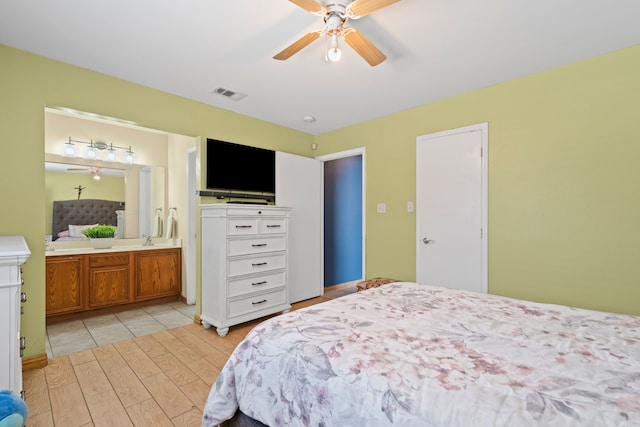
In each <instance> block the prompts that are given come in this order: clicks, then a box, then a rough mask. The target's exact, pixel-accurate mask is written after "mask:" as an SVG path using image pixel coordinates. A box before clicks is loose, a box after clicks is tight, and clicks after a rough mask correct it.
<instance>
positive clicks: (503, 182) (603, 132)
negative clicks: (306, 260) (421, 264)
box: [0, 45, 640, 358]
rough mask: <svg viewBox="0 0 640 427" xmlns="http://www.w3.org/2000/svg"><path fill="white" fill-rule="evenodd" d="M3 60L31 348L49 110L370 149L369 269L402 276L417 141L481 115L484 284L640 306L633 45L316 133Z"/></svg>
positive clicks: (39, 317) (20, 58)
mask: <svg viewBox="0 0 640 427" xmlns="http://www.w3.org/2000/svg"><path fill="white" fill-rule="evenodd" d="M0 63H1V64H2V66H1V67H0V93H1V94H2V96H1V97H0V171H2V172H1V173H2V183H3V184H2V185H0V200H2V201H3V205H4V206H7V207H11V208H4V209H2V218H1V221H0V234H22V235H25V236H26V238H27V241H28V243H29V245H30V247H31V250H32V253H33V254H32V257H31V258H30V259H29V261H28V264H27V265H26V266H25V269H24V273H25V274H24V275H25V291H27V292H28V294H29V301H28V302H27V303H26V304H25V315H24V316H23V331H24V334H25V335H26V336H27V339H28V344H29V345H28V347H27V350H26V352H25V356H26V357H27V358H28V357H33V356H39V355H42V354H43V353H44V336H45V335H44V331H45V323H44V245H43V236H44V234H45V222H46V221H47V220H48V219H47V218H46V215H45V212H46V209H45V199H46V197H45V178H44V168H43V164H44V142H43V136H44V107H45V106H62V107H69V108H74V109H77V110H80V111H89V112H94V113H97V114H102V115H105V116H111V117H117V118H122V119H126V120H132V121H134V122H137V123H139V124H140V125H142V126H145V127H148V128H154V129H160V130H164V131H167V132H171V133H176V134H181V135H187V136H194V137H196V136H201V137H202V138H203V139H202V140H204V138H206V137H214V138H220V139H227V140H232V141H235V142H239V143H245V144H250V145H255V146H262V147H265V148H271V149H277V150H281V151H286V152H290V153H294V154H301V155H306V156H313V155H322V154H327V153H332V152H338V151H344V150H348V149H351V148H356V147H366V150H367V151H366V160H367V164H366V172H367V182H366V200H367V205H366V214H367V223H366V224H367V226H366V254H367V274H366V275H367V277H373V276H377V275H383V276H391V277H397V278H400V279H406V280H413V279H414V278H415V216H414V214H412V213H407V212H406V209H405V207H406V202H407V201H412V200H415V140H416V137H417V136H419V135H423V134H428V133H431V132H437V131H441V130H447V129H452V128H457V127H461V126H466V125H470V124H475V123H482V122H488V123H489V290H490V292H492V293H496V294H502V295H509V296H514V297H520V298H527V299H532V300H538V301H547V302H556V303H563V304H571V305H577V306H582V307H588V308H595V309H602V310H610V311H618V312H627V313H635V314H640V284H639V278H640V263H638V262H637V260H638V259H639V258H640V257H639V255H640V250H639V249H638V248H637V247H638V245H637V244H636V242H637V241H640V227H638V225H637V221H638V218H640V197H639V196H638V190H637V187H638V183H640V168H638V167H636V165H635V163H636V161H637V159H638V158H639V154H640V141H639V138H640V137H639V135H640V132H639V130H638V126H637V125H636V121H637V120H635V119H636V117H637V115H638V106H639V105H640V79H638V78H637V76H638V75H640V47H634V48H630V49H626V50H622V51H619V52H614V53H611V54H608V55H604V56H600V57H597V58H593V59H591V60H588V61H583V62H580V63H576V64H572V65H569V66H565V67H561V68H558V69H554V70H551V71H548V72H545V73H540V74H536V75H533V76H530V77H526V78H522V79H518V80H515V81H512V82H507V83H503V84H500V85H496V86H493V87H489V88H486V89H483V90H479V91H475V92H471V93H468V94H464V95H461V96H458V97H454V98H450V99H446V100H443V101H440V102H436V103H432V104H427V105H424V106H421V107H418V108H414V109H411V110H407V111H404V112H400V113H396V114H392V115H389V116H385V117H382V118H380V119H376V120H372V121H368V122H365V123H361V124H358V125H355V126H350V127H348V128H344V129H340V130H337V131H334V132H329V133H326V134H323V135H319V136H317V137H313V136H311V135H307V134H304V133H301V132H297V131H294V130H291V129H287V128H283V127H280V126H276V125H273V124H269V123H266V122H263V121H260V120H256V119H252V118H248V117H246V116H242V115H238V114H235V113H232V112H228V111H225V110H221V109H218V108H215V107H210V106H207V105H204V104H201V103H198V102H194V101H190V100H187V99H185V98H181V97H177V96H174V95H169V94H167V93H163V92H160V91H157V90H153V89H150V88H146V87H143V86H139V85H135V84H133V83H129V82H125V81H122V80H118V79H115V78H112V77H107V76H104V75H101V74H98V73H94V72H91V71H87V70H84V69H81V68H77V67H73V66H71V65H67V64H63V63H60V62H56V61H52V60H49V59H45V58H43V57H40V56H36V55H32V54H28V53H25V52H22V51H18V50H14V49H11V48H8V47H6V46H2V45H0ZM312 142H316V143H317V144H318V150H316V151H315V152H314V151H311V149H310V145H311V143H312ZM198 150H199V151H200V150H201V147H198ZM201 178H202V177H201ZM201 178H200V179H201ZM200 182H202V181H200ZM205 201H206V202H209V200H205ZM378 202H385V203H387V213H386V214H385V215H378V214H376V213H375V205H376V203H378ZM197 274H198V276H199V269H198V271H197ZM198 282H199V280H198ZM198 309H199V304H198V305H197V307H196V310H198Z"/></svg>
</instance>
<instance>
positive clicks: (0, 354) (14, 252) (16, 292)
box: [0, 236, 31, 397]
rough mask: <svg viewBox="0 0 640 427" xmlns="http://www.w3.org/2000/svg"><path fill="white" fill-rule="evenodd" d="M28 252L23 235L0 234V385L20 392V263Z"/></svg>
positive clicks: (23, 295) (17, 393)
mask: <svg viewBox="0 0 640 427" xmlns="http://www.w3.org/2000/svg"><path fill="white" fill-rule="evenodd" d="M30 255H31V252H30V251H29V247H28V246H27V243H26V241H25V240H24V237H22V236H0V324H2V325H3V326H2V327H1V328H0V389H2V390H6V389H8V390H12V391H13V392H14V393H15V394H16V395H18V396H23V397H24V394H23V393H22V350H23V349H24V346H25V339H24V337H21V336H20V301H21V300H23V301H26V295H25V294H24V293H23V292H21V289H20V287H21V286H22V281H23V279H22V271H21V267H20V266H21V265H22V264H24V263H25V262H26V261H27V258H29V256H30Z"/></svg>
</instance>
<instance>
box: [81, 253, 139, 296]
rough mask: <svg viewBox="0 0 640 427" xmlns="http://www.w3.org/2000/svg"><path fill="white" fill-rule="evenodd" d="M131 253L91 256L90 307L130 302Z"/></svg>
mask: <svg viewBox="0 0 640 427" xmlns="http://www.w3.org/2000/svg"><path fill="white" fill-rule="evenodd" d="M129 271H130V269H129V253H127V252H117V253H108V254H99V255H90V256H89V307H91V308H96V307H103V306H107V305H115V304H124V303H127V302H129V294H130V289H131V288H130V285H129V284H130V277H129Z"/></svg>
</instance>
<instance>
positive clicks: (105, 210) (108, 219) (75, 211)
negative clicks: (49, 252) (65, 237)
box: [51, 199, 124, 240]
mask: <svg viewBox="0 0 640 427" xmlns="http://www.w3.org/2000/svg"><path fill="white" fill-rule="evenodd" d="M121 209H124V202H115V201H112V200H98V199H85V200H59V201H55V202H53V223H52V226H51V234H52V238H53V240H56V239H57V238H58V233H59V232H61V231H64V230H68V229H69V224H73V225H88V224H106V225H114V226H117V225H118V217H117V214H116V211H117V210H121Z"/></svg>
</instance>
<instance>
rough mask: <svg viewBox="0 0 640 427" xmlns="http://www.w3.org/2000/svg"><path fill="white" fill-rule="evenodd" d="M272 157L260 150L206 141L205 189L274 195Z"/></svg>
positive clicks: (246, 146)
mask: <svg viewBox="0 0 640 427" xmlns="http://www.w3.org/2000/svg"><path fill="white" fill-rule="evenodd" d="M275 154H276V153H275V151H273V150H266V149H264V148H257V147H250V146H248V145H241V144H234V143H231V142H225V141H219V140H217V139H207V178H206V180H207V188H208V189H211V190H232V191H248V192H260V193H275V191H276V184H275V183H276V177H275V168H276V155H275Z"/></svg>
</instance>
